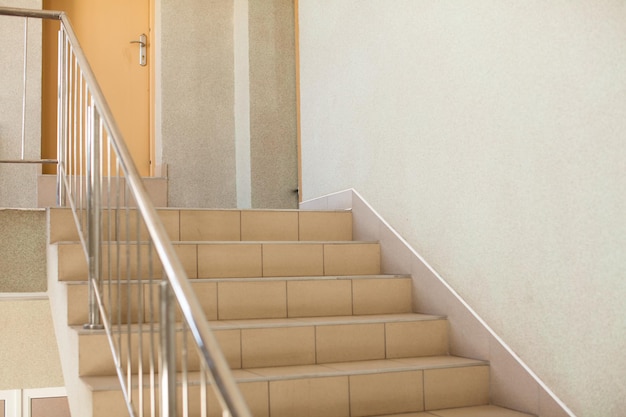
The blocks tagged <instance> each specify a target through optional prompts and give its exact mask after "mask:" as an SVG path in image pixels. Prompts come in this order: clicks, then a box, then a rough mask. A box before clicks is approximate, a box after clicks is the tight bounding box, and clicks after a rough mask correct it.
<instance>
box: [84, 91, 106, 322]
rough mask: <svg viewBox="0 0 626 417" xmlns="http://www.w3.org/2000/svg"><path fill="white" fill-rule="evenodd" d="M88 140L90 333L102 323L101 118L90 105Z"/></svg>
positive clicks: (93, 105)
mask: <svg viewBox="0 0 626 417" xmlns="http://www.w3.org/2000/svg"><path fill="white" fill-rule="evenodd" d="M87 123H88V131H89V135H88V137H87V240H88V242H87V254H88V256H89V281H88V282H89V290H88V291H89V323H87V324H85V327H86V328H89V329H101V328H103V326H102V320H101V318H100V309H99V308H98V302H97V298H96V294H95V291H96V290H98V291H100V292H101V290H102V280H101V271H102V263H101V256H100V255H101V252H102V251H101V244H100V242H101V227H100V225H101V221H100V217H101V201H100V200H101V198H100V195H101V194H100V186H101V180H102V179H101V178H100V140H101V137H100V134H101V131H100V115H99V114H98V111H97V109H96V106H95V104H94V103H93V102H92V103H91V105H90V106H89V108H88V116H87Z"/></svg>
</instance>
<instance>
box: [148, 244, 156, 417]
mask: <svg viewBox="0 0 626 417" xmlns="http://www.w3.org/2000/svg"><path fill="white" fill-rule="evenodd" d="M152 251H153V244H152V237H150V236H149V237H148V253H149V261H148V300H150V301H149V303H148V320H149V323H150V329H149V340H150V345H149V350H148V356H149V365H150V417H156V369H155V358H156V354H155V353H156V348H155V346H154V323H155V314H154V300H155V294H154V268H153V263H152V262H153V258H152Z"/></svg>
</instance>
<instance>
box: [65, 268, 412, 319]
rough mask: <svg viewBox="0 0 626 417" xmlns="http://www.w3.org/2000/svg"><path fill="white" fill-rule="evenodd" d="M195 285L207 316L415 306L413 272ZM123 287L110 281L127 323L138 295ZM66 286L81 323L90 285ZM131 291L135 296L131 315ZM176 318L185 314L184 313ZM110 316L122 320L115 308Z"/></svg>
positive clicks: (72, 314)
mask: <svg viewBox="0 0 626 417" xmlns="http://www.w3.org/2000/svg"><path fill="white" fill-rule="evenodd" d="M191 285H192V287H193V289H194V291H195V293H196V295H197V296H198V300H199V301H200V304H201V305H202V307H203V309H204V313H205V314H206V317H207V318H208V319H209V320H218V319H219V320H233V319H253V318H264V319H267V318H287V317H291V318H295V317H324V316H349V315H353V314H354V315H358V314H399V313H410V312H411V309H412V305H411V279H410V278H372V279H358V278H355V279H351V278H345V279H311V280H254V281H239V280H237V281H228V280H226V281H219V282H215V281H194V280H191ZM108 288H109V287H108V286H105V287H104V295H103V299H104V300H105V301H106V302H108V300H109V290H108ZM120 288H121V292H119V294H118V289H117V286H116V285H113V286H112V287H111V290H110V293H111V296H110V299H111V301H112V305H113V306H114V307H115V306H117V305H118V304H119V305H121V307H122V308H121V317H120V318H121V322H122V323H128V319H129V318H130V320H131V322H132V323H136V322H137V318H138V314H139V307H138V306H139V302H138V300H139V299H140V298H139V294H138V293H139V291H138V286H137V284H131V285H130V287H128V286H127V285H126V284H123V285H122V286H121V287H120ZM128 288H130V290H129V289H128ZM382 288H384V291H383V290H381V289H382ZM67 289H68V300H69V303H68V323H69V324H70V325H82V324H84V323H86V322H87V319H88V310H87V307H88V304H87V285H68V286H67ZM129 297H130V300H132V302H131V303H130V315H129V311H128V305H129V303H128V299H129ZM152 297H153V302H152V304H150V303H149V300H150V285H149V284H144V286H143V296H142V298H141V299H142V300H143V307H144V309H143V310H142V311H143V316H144V317H145V318H148V317H150V315H151V314H152V316H153V317H155V320H158V314H157V311H158V309H157V300H158V291H157V289H156V284H154V285H153V286H152ZM120 300H121V303H120ZM150 306H152V311H151V310H150ZM113 311H116V310H113ZM177 319H178V320H179V321H180V320H181V319H182V317H181V315H180V314H178V316H177ZM112 321H113V323H119V321H118V315H117V314H115V315H114V317H113V320H112Z"/></svg>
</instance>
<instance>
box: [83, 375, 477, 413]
mask: <svg viewBox="0 0 626 417" xmlns="http://www.w3.org/2000/svg"><path fill="white" fill-rule="evenodd" d="M239 386H240V388H241V390H242V394H243V396H244V398H245V399H246V401H247V403H248V406H249V408H250V410H251V412H252V415H254V416H255V417H293V416H304V415H306V416H337V417H366V416H376V415H382V414H399V413H415V412H421V411H429V410H437V409H441V408H456V407H466V406H474V405H484V404H487V403H488V401H489V393H488V389H487V387H488V386H489V369H488V367H487V366H473V367H461V368H448V369H427V370H415V371H401V372H383V373H377V374H361V375H344V376H333V377H322V378H300V379H284V380H271V381H260V382H246V383H240V384H239ZM180 391H181V390H180V389H179V394H178V396H179V402H178V403H179V408H180V407H182V405H181V403H182V401H180V397H181V396H182V394H181V393H180ZM199 391H200V389H199V387H197V386H194V387H190V389H189V404H190V407H189V410H190V415H191V416H193V417H199V416H200V405H199V398H200V393H199ZM134 394H135V398H137V391H136V390H135V392H134ZM144 396H145V397H146V398H148V391H147V390H144ZM208 398H209V400H208V406H207V408H208V415H209V416H211V417H219V416H220V415H221V411H220V409H219V406H218V404H217V401H216V400H215V396H214V394H213V393H212V391H210V392H209V394H208ZM144 409H146V410H147V407H144ZM123 410H124V408H123V403H122V401H121V395H120V394H119V393H118V392H112V391H103V392H95V393H94V417H105V416H106V417H108V416H110V415H122V414H121V412H122V411H123ZM116 413H117V414H116Z"/></svg>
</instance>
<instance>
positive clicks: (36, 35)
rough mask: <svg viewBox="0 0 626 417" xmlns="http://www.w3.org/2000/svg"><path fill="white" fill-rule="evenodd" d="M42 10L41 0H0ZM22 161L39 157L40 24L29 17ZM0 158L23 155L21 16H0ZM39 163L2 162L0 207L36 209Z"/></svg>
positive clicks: (2, 3) (22, 44)
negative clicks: (23, 145) (23, 135)
mask: <svg viewBox="0 0 626 417" xmlns="http://www.w3.org/2000/svg"><path fill="white" fill-rule="evenodd" d="M0 7H21V8H29V9H41V0H24V1H17V0H0ZM27 36H28V43H27V48H28V54H27V70H26V71H27V78H26V120H25V147H24V159H40V158H41V152H40V151H41V22H40V21H39V20H38V19H29V20H28V34H27ZM0 51H2V52H1V58H0V159H1V160H13V159H21V158H22V105H23V100H22V97H23V93H24V77H23V74H24V19H23V18H19V17H17V18H16V17H10V16H0ZM40 172H41V166H39V165H24V164H0V207H16V208H17V207H37V174H38V173H40Z"/></svg>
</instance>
